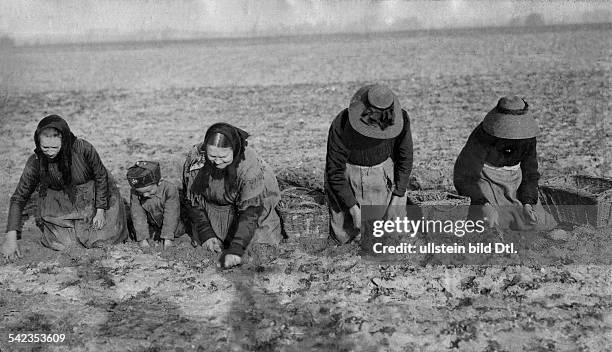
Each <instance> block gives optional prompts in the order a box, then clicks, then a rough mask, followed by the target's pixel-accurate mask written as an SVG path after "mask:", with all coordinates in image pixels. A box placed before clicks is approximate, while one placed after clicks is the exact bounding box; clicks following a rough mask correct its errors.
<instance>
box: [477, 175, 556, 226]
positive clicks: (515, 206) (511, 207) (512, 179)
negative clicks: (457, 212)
mask: <svg viewBox="0 0 612 352" xmlns="http://www.w3.org/2000/svg"><path fill="white" fill-rule="evenodd" d="M522 179H523V176H522V171H521V165H520V164H518V165H515V166H505V167H494V166H491V165H489V164H486V163H485V164H484V166H483V168H482V171H481V172H480V179H479V180H478V188H479V189H480V190H481V191H482V193H483V194H484V196H485V198H487V200H488V201H489V203H491V205H492V206H493V208H495V209H496V210H497V212H498V214H499V227H500V228H501V229H510V230H515V231H525V230H535V231H540V230H550V229H553V228H554V227H555V226H556V225H557V222H556V221H555V219H554V218H553V217H552V215H550V214H549V213H547V212H546V210H544V208H543V207H542V204H541V203H540V200H539V199H538V202H537V204H535V205H534V206H533V210H534V211H535V213H536V216H537V222H536V223H535V224H531V222H530V219H529V217H528V216H527V215H526V214H525V213H524V212H523V203H521V201H519V200H518V198H517V195H516V194H517V191H518V188H519V186H520V185H521V181H522ZM471 208H472V210H473V211H470V214H471V215H472V217H474V215H476V217H478V216H479V217H480V218H482V206H477V207H474V206H472V207H471Z"/></svg>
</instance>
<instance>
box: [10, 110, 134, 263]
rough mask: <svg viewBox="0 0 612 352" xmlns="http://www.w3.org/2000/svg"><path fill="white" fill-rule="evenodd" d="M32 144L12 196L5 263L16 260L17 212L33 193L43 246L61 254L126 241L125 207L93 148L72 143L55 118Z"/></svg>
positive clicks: (39, 130)
mask: <svg viewBox="0 0 612 352" xmlns="http://www.w3.org/2000/svg"><path fill="white" fill-rule="evenodd" d="M34 142H35V144H36V149H35V150H34V154H32V155H31V156H30V157H29V158H28V160H27V162H26V164H25V168H24V169H23V173H22V174H21V178H20V179H19V184H18V185H17V188H16V189H15V192H14V193H13V196H12V197H11V203H10V208H9V215H8V224H7V239H6V241H5V242H4V244H3V246H2V252H3V254H4V255H5V256H6V257H9V259H12V258H14V257H15V256H19V255H20V252H19V248H18V245H17V241H16V240H17V237H18V236H17V235H18V233H21V226H22V224H21V213H22V211H23V209H24V206H25V205H26V203H27V202H28V200H29V199H30V196H31V195H32V193H34V191H36V190H38V204H37V215H36V224H37V225H38V226H39V228H40V229H41V231H42V240H41V242H42V244H43V245H44V246H46V247H49V248H52V249H55V250H64V249H67V248H70V247H72V245H74V244H76V243H80V244H81V245H83V246H84V247H97V246H99V245H102V244H113V243H118V242H121V241H123V240H125V239H126V238H127V236H128V229H127V224H126V214H125V207H124V204H123V201H122V200H121V196H120V194H119V189H118V188H117V186H116V184H115V182H114V180H113V178H112V176H111V174H110V172H108V170H107V169H106V167H104V164H102V161H101V160H100V157H99V155H98V153H97V152H96V149H95V148H94V147H93V146H92V145H91V144H90V143H89V142H87V141H86V140H84V139H82V138H77V137H76V136H75V135H74V134H73V133H72V132H71V131H70V128H69V127H68V123H66V121H65V120H64V119H62V118H61V117H60V116H57V115H49V116H47V117H45V118H43V119H42V120H41V121H40V123H39V124H38V127H37V128H36V131H35V133H34Z"/></svg>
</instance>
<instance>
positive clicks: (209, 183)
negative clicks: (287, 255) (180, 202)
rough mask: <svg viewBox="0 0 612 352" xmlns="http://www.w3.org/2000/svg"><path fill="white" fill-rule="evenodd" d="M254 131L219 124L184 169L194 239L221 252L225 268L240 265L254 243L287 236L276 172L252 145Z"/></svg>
mask: <svg viewBox="0 0 612 352" xmlns="http://www.w3.org/2000/svg"><path fill="white" fill-rule="evenodd" d="M248 136H249V134H248V133H247V132H245V131H243V130H242V129H240V128H238V127H235V126H232V125H230V124H227V123H216V124H214V125H212V126H210V128H209V129H208V130H207V131H206V135H205V137H204V141H203V142H202V143H200V144H198V145H196V146H194V148H192V150H191V151H190V153H189V155H188V156H187V160H185V164H184V168H183V190H184V192H185V196H186V203H187V204H186V207H187V211H188V213H189V220H190V222H191V224H192V243H193V244H194V245H203V246H204V247H206V248H207V249H209V250H210V251H213V252H217V253H220V256H219V262H218V264H219V265H220V266H223V267H232V266H235V265H238V264H240V263H241V262H242V256H243V254H244V253H245V251H246V250H247V247H248V246H249V245H250V244H251V243H263V244H268V245H276V244H278V243H279V242H280V240H281V239H282V233H281V223H280V218H279V215H278V213H277V212H276V206H277V205H278V202H279V201H280V189H279V187H278V183H277V181H276V176H274V173H273V172H272V169H271V168H270V167H269V166H268V164H267V163H266V162H264V161H263V160H262V159H261V158H260V157H259V156H258V155H257V153H256V152H255V150H253V148H251V147H248V143H247V138H248Z"/></svg>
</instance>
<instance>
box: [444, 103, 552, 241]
mask: <svg viewBox="0 0 612 352" xmlns="http://www.w3.org/2000/svg"><path fill="white" fill-rule="evenodd" d="M538 133H539V129H538V124H537V122H536V120H535V119H534V116H533V113H532V112H531V111H530V109H529V105H528V104H527V102H526V101H525V100H524V99H522V98H520V97H518V96H508V97H503V98H501V99H499V101H498V103H497V105H496V106H495V107H494V108H493V109H492V110H491V111H489V113H488V114H487V115H486V116H485V118H484V120H483V121H482V123H480V124H479V125H478V126H477V127H476V128H475V129H474V131H473V132H472V134H471V135H470V136H469V138H468V140H467V143H466V145H465V146H464V148H463V150H462V151H461V153H460V154H459V157H458V158H457V161H456V163H455V169H454V177H453V179H454V184H455V188H456V189H457V192H459V194H461V195H464V196H468V197H470V199H471V204H472V207H471V210H470V215H471V216H472V217H476V218H478V217H480V218H483V217H484V218H486V220H487V222H488V225H489V226H491V227H497V228H502V229H512V230H547V229H551V228H553V227H555V226H556V222H555V220H554V218H553V217H552V216H551V215H550V214H548V213H547V212H546V211H545V210H544V208H543V207H542V205H541V204H540V202H539V200H538V180H539V179H540V174H539V172H538V160H537V150H536V145H537V141H536V137H537V135H538Z"/></svg>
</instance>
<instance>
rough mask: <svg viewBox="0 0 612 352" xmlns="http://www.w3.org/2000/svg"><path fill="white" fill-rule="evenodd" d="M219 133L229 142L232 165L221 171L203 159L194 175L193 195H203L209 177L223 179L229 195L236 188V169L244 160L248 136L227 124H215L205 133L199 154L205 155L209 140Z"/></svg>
mask: <svg viewBox="0 0 612 352" xmlns="http://www.w3.org/2000/svg"><path fill="white" fill-rule="evenodd" d="M217 133H220V134H222V135H224V136H225V137H226V138H227V140H228V141H229V142H230V144H231V147H232V150H233V152H234V160H232V163H231V164H230V165H228V166H227V167H225V168H224V169H223V170H219V169H217V168H216V167H215V165H214V164H213V163H212V162H210V160H208V157H206V158H205V160H206V162H205V163H204V166H203V167H202V168H201V169H200V171H199V172H198V174H197V175H196V177H195V179H194V181H193V186H191V192H193V193H195V194H200V195H204V192H205V191H206V189H207V188H208V181H209V179H210V176H212V177H213V178H224V179H225V191H226V193H230V192H231V190H232V189H233V188H234V187H235V186H236V178H237V175H236V169H237V168H238V165H239V164H240V162H241V161H242V160H244V150H245V148H246V146H247V144H248V142H247V138H248V137H249V134H248V133H247V132H246V131H244V130H242V129H240V128H238V127H234V126H232V125H230V124H227V123H223V122H220V123H216V124H214V125H212V126H210V128H208V130H207V131H206V136H204V143H203V144H202V147H201V149H200V152H203V153H206V146H207V145H208V144H209V142H210V140H211V138H212V137H213V136H214V135H216V134H217Z"/></svg>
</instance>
